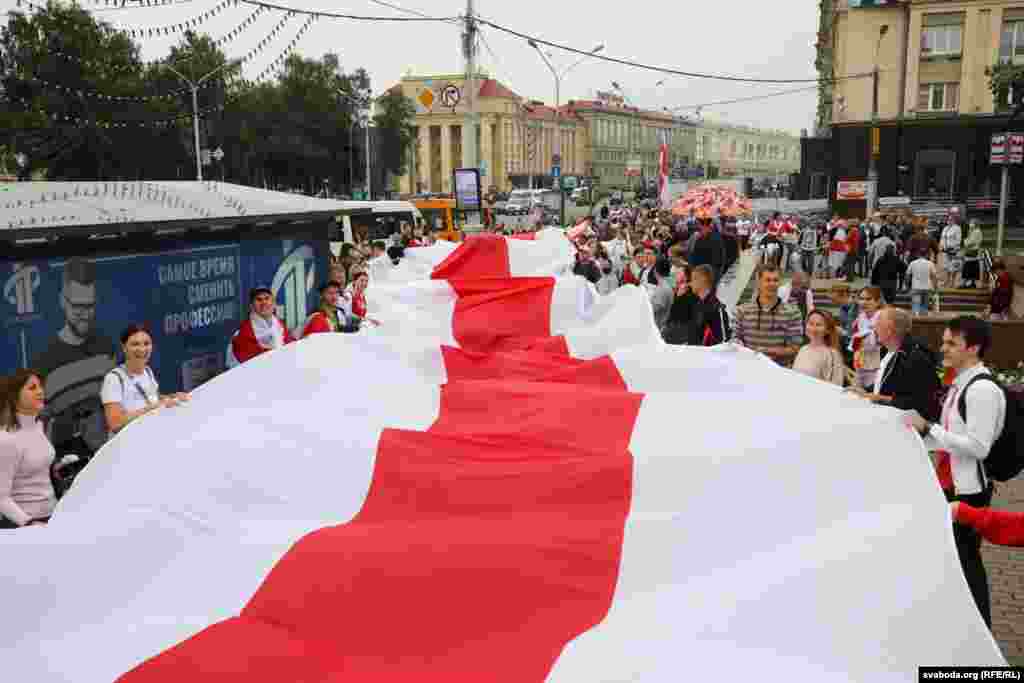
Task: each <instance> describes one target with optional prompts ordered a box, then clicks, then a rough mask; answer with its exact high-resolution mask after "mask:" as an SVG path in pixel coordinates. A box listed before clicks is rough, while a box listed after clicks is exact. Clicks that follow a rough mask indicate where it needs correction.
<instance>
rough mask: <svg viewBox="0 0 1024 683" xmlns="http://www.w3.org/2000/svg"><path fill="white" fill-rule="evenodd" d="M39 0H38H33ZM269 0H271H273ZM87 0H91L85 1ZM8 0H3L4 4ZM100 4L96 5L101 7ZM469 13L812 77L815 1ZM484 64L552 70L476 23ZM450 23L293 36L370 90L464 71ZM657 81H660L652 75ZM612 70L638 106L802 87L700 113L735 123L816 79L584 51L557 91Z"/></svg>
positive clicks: (680, 56)
mask: <svg viewBox="0 0 1024 683" xmlns="http://www.w3.org/2000/svg"><path fill="white" fill-rule="evenodd" d="M42 1H43V0H39V2H42ZM220 1H221V0H190V1H189V2H183V3H182V4H180V5H176V6H173V7H156V8H134V9H125V10H115V11H109V10H103V9H100V10H99V11H97V12H96V14H97V16H100V17H102V18H104V19H106V20H108V21H110V22H112V23H114V24H115V25H117V26H120V27H124V28H142V27H146V28H149V27H156V26H164V25H168V24H173V23H175V22H176V21H182V20H184V19H187V18H191V17H194V16H196V15H200V14H202V13H203V12H205V11H207V10H208V9H210V8H213V7H215V6H217V5H218V4H219V3H220ZM272 1H273V0H272ZM387 2H389V3H390V4H393V5H397V6H401V7H404V8H408V9H410V10H415V11H419V12H422V13H424V14H428V15H431V16H441V17H447V16H457V15H459V14H462V13H464V12H465V8H466V7H465V2H458V1H451V0H387ZM82 4H83V5H84V6H86V7H93V5H92V4H91V3H90V2H89V0H82ZM276 4H281V5H285V6H288V7H296V8H303V9H315V10H323V11H333V12H340V13H350V14H359V15H370V16H410V15H408V14H404V13H402V12H399V11H397V10H394V9H390V8H388V7H386V6H382V5H381V4H379V3H376V2H374V1H373V0H276ZM13 5H14V0H0V7H2V8H4V9H6V8H7V7H8V6H12V7H13ZM102 7H103V5H102V4H101V5H100V8H102ZM252 9H253V8H251V7H247V6H245V5H244V4H240V5H239V6H238V7H231V8H229V9H227V10H225V11H223V12H221V13H220V14H219V15H218V16H217V17H216V18H214V19H211V20H209V21H207V22H206V23H205V24H204V25H203V27H202V28H205V30H206V32H207V33H209V34H210V35H212V36H214V37H219V36H220V35H222V34H224V33H227V32H228V31H230V30H231V29H232V28H234V27H235V26H236V25H237V24H239V23H240V22H241V21H242V20H243V19H244V18H245V17H247V16H248V15H249V14H251V12H252ZM476 12H477V13H478V14H479V15H480V16H482V17H484V18H487V19H490V20H492V21H493V22H495V23H497V24H501V25H503V26H506V27H508V28H511V29H514V30H516V31H519V32H521V33H525V34H529V35H534V36H537V37H538V38H543V39H546V40H549V41H551V42H555V43H562V44H566V45H570V46H572V47H576V48H578V49H582V50H590V49H592V48H593V47H595V46H596V45H598V44H604V45H605V49H604V52H603V54H605V55H608V56H611V57H617V58H621V59H627V60H630V61H635V62H641V63H645V64H650V65H652V66H659V67H667V68H672V69H678V70H683V71H691V72H701V73H711V74H720V75H730V76H746V77H753V78H766V79H808V78H809V79H813V78H815V76H816V74H815V71H814V48H813V42H814V39H815V33H816V31H817V21H818V9H817V5H816V3H815V2H814V1H813V0H777V2H773V3H758V2H751V0H716V1H715V2H711V3H683V2H678V3H670V2H665V1H664V0H632V1H631V2H618V3H608V4H598V3H595V2H592V1H589V2H584V1H583V0H560V1H557V0H556V1H552V0H513V1H509V0H502V1H499V0H478V1H477V4H476ZM281 16H282V15H281V14H280V13H277V12H271V13H266V14H264V15H263V16H262V17H261V18H260V19H259V20H258V21H257V23H256V24H255V25H253V26H252V27H251V28H249V29H248V30H247V31H246V33H245V34H243V35H242V36H241V37H239V38H237V39H236V40H235V41H233V42H232V43H231V44H230V45H228V46H227V48H226V52H227V53H228V55H229V56H241V55H243V54H245V53H246V52H247V51H248V50H250V49H251V48H252V47H253V46H255V45H256V44H257V43H258V42H259V41H260V40H261V39H263V38H264V37H265V36H266V34H267V33H268V32H269V30H270V29H271V28H272V27H273V26H274V25H275V24H276V23H277V21H278V20H279V19H280V18H281ZM303 19H304V18H303V17H297V18H296V19H293V20H292V21H291V22H290V23H289V24H288V25H287V26H286V28H285V29H284V30H282V31H281V32H280V33H279V34H278V36H277V37H276V38H275V39H274V40H273V41H272V43H271V44H270V45H269V46H267V47H266V48H265V50H264V51H263V53H262V54H261V55H260V57H258V58H257V59H256V61H255V63H253V64H251V65H249V66H247V67H246V69H245V71H246V74H247V76H248V77H250V78H251V77H253V75H255V74H256V73H258V72H259V71H260V70H261V69H262V68H263V67H264V66H265V65H266V64H267V63H269V62H271V61H272V60H273V59H274V58H275V57H276V56H277V55H278V54H279V53H280V51H281V50H282V49H283V48H284V47H285V46H286V45H287V43H288V42H289V41H290V40H291V38H292V37H293V36H294V35H295V32H296V31H297V30H298V28H299V26H300V25H301V24H302V21H303ZM482 30H483V35H484V38H485V41H484V43H483V44H482V47H481V50H480V57H481V62H482V65H483V67H484V68H485V69H487V70H488V71H490V72H491V73H492V75H494V76H496V77H497V78H498V79H499V80H501V81H502V82H504V83H506V84H507V85H509V86H510V87H511V88H512V89H513V90H515V91H516V92H517V93H519V94H520V95H523V96H525V97H528V98H531V99H541V100H544V101H548V102H550V101H553V100H554V84H553V78H552V76H551V73H550V72H549V71H548V69H547V68H546V67H545V66H544V64H543V62H542V61H541V59H540V57H539V56H538V55H537V53H536V52H535V51H534V50H533V49H532V48H530V47H529V46H528V45H527V44H526V42H525V41H524V40H523V39H521V38H517V37H514V36H510V35H507V34H504V33H502V32H499V31H497V30H495V29H493V28H488V27H483V29H482ZM458 36H459V27H458V26H456V25H453V24H449V23H422V22H414V23H390V22H364V21H351V20H342V19H322V20H320V21H319V22H318V23H316V24H314V25H313V27H312V29H311V30H310V31H308V32H307V33H306V34H305V36H304V38H303V40H302V41H301V43H300V44H299V47H298V50H297V51H298V52H299V53H300V54H302V55H304V56H307V57H320V56H322V55H323V54H324V53H326V52H336V53H338V54H339V55H340V57H341V62H342V65H343V66H344V67H345V68H346V69H354V68H356V67H359V66H362V67H365V68H366V69H367V70H368V71H369V73H370V76H371V78H372V81H373V89H374V91H375V92H381V91H382V90H384V89H385V88H387V87H390V86H391V85H393V84H394V83H396V82H397V81H398V79H399V78H400V77H401V76H402V75H403V74H405V73H407V72H408V71H410V70H411V71H412V73H414V74H424V75H427V74H430V75H433V74H442V73H453V72H458V71H461V70H462V69H463V68H464V66H463V62H462V57H461V54H460V51H459V44H458V43H459V37H458ZM173 42H175V38H174V37H173V36H171V37H166V38H164V37H161V38H157V39H147V42H146V44H145V47H144V50H143V57H144V58H146V59H158V58H160V57H162V56H163V55H165V54H166V53H167V48H168V46H169V45H170V44H172V43H173ZM550 52H551V55H552V57H551V58H552V62H553V63H554V64H555V65H556V66H557V67H559V68H560V69H562V68H565V67H567V66H569V65H570V64H572V63H573V62H574V61H575V60H576V59H577V57H576V56H575V55H572V54H570V53H567V52H564V51H560V50H556V49H552V50H550ZM663 78H664V79H665V84H664V85H662V86H661V87H657V86H656V84H657V83H658V81H660V80H662V79H663ZM612 81H618V83H619V84H620V85H621V86H622V87H623V88H624V90H625V91H626V93H627V95H629V96H630V97H632V98H633V99H634V101H635V102H636V103H637V104H639V105H640V106H646V107H651V108H660V107H678V106H684V105H697V104H704V103H713V102H718V101H721V100H730V99H736V98H741V97H749V96H754V95H762V94H770V93H776V92H785V91H791V90H803V91H802V92H797V93H794V94H787V95H782V96H778V97H773V98H769V99H764V100H755V101H752V102H743V103H737V104H730V105H719V106H709V107H707V108H705V110H704V113H705V115H706V116H707V117H708V118H715V119H720V120H725V121H729V122H732V123H743V124H749V125H758V126H764V127H769V128H783V129H786V130H789V131H792V132H793V133H799V131H800V129H801V128H810V127H812V122H813V117H814V109H815V103H816V99H817V96H816V94H815V92H814V90H813V87H814V84H813V83H809V84H808V83H802V84H801V83H797V84H747V83H728V82H723V81H712V80H704V79H695V78H685V77H680V76H666V75H662V74H659V73H657V72H654V71H646V70H642V69H636V68H631V67H626V66H620V65H618V64H612V63H608V62H603V61H599V60H596V59H591V60H588V61H587V62H584V63H583V64H581V65H580V66H578V67H577V68H576V69H574V70H573V71H572V73H571V74H569V75H568V76H567V77H566V78H565V80H564V81H563V84H562V101H563V102H564V101H566V100H568V99H571V98H584V97H593V95H594V92H595V90H606V89H609V87H610V83H611V82H612Z"/></svg>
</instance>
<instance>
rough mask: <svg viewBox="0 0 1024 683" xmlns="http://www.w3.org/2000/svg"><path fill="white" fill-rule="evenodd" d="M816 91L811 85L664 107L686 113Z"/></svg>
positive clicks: (671, 110)
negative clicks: (693, 110) (692, 110)
mask: <svg viewBox="0 0 1024 683" xmlns="http://www.w3.org/2000/svg"><path fill="white" fill-rule="evenodd" d="M817 89H818V86H817V85H812V86H810V87H805V88H794V89H793V90H780V91H778V92H772V93H765V94H764V95H751V96H749V97H738V98H736V99H732V100H719V101H718V102H705V103H703V104H684V105H680V106H678V107H665V109H666V110H667V111H670V112H673V111H686V110H688V109H707V108H708V107H721V106H724V105H727V104H738V103H740V102H754V101H756V100H767V99H769V98H772V97H781V96H783V95H795V94H797V93H802V92H814V91H816V90H817Z"/></svg>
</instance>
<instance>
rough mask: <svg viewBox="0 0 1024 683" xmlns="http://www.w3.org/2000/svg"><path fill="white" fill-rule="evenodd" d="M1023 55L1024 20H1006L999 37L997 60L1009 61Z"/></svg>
mask: <svg viewBox="0 0 1024 683" xmlns="http://www.w3.org/2000/svg"><path fill="white" fill-rule="evenodd" d="M1014 57H1024V20H1017V21H1007V22H1005V23H1004V24H1003V32H1002V34H1001V35H1000V37H999V61H1000V62H1009V61H1012V60H1013V58H1014Z"/></svg>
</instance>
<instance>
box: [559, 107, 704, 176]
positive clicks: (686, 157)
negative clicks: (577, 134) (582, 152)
mask: <svg viewBox="0 0 1024 683" xmlns="http://www.w3.org/2000/svg"><path fill="white" fill-rule="evenodd" d="M567 109H568V110H570V111H571V112H573V113H574V114H576V115H577V116H578V117H579V118H580V119H581V120H582V121H583V122H584V123H585V125H586V126H587V129H588V133H589V134H588V139H589V141H590V149H589V155H588V156H589V166H588V168H587V175H593V176H594V177H595V178H596V179H597V182H599V183H600V184H601V185H603V186H613V187H614V186H627V185H631V184H633V182H634V181H635V178H637V177H645V178H657V177H658V163H659V159H660V154H661V143H662V140H664V141H665V142H667V144H668V147H669V168H677V167H685V166H689V165H691V164H692V163H693V160H694V157H695V154H696V136H695V134H694V131H695V127H694V125H693V123H691V122H689V121H688V120H686V119H683V118H681V117H678V116H672V115H670V114H668V113H664V112H658V111H651V110H644V109H639V108H637V107H633V106H629V105H627V104H626V102H625V100H624V98H622V97H621V96H619V95H616V94H614V93H608V92H598V93H597V98H596V99H594V100H570V101H569V103H568V105H567Z"/></svg>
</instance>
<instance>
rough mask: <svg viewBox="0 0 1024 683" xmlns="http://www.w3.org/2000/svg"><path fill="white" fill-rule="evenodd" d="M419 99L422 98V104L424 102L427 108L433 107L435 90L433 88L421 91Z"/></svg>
mask: <svg viewBox="0 0 1024 683" xmlns="http://www.w3.org/2000/svg"><path fill="white" fill-rule="evenodd" d="M419 100H420V104H422V105H423V107H424V108H425V109H431V108H433V106H434V91H433V90H424V91H423V92H421V93H420V96H419Z"/></svg>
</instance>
